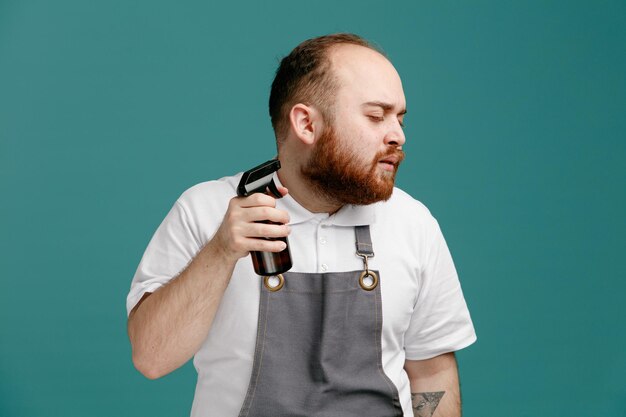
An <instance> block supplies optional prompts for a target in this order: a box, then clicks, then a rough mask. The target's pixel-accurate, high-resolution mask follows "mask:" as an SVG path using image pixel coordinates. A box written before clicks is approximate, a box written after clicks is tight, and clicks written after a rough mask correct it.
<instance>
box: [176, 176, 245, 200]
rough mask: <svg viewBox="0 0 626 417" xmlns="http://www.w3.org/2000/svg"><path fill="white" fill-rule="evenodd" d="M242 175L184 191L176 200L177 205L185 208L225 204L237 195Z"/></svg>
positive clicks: (224, 178) (227, 177)
mask: <svg viewBox="0 0 626 417" xmlns="http://www.w3.org/2000/svg"><path fill="white" fill-rule="evenodd" d="M242 174H243V173H241V172H240V173H238V174H235V175H230V176H226V177H222V178H219V179H215V180H209V181H204V182H201V183H198V184H195V185H193V186H191V187H189V188H188V189H186V190H185V191H184V192H183V193H182V194H181V196H180V197H179V198H178V203H179V204H181V205H183V206H184V207H186V208H191V207H197V206H198V205H202V206H205V205H213V204H216V203H217V204H219V205H220V206H221V205H223V204H227V203H228V201H229V200H230V199H231V198H233V197H235V196H236V195H237V185H238V184H239V180H240V178H241V175H242Z"/></svg>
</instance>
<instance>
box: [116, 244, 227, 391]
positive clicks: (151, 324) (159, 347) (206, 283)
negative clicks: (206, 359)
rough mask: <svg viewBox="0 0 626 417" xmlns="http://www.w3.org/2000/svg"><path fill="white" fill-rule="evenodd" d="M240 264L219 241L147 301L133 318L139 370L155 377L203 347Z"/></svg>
mask: <svg viewBox="0 0 626 417" xmlns="http://www.w3.org/2000/svg"><path fill="white" fill-rule="evenodd" d="M235 262H236V260H234V259H232V257H229V256H227V255H226V254H225V253H223V252H222V251H221V249H220V246H219V245H217V244H216V243H215V242H214V241H210V242H209V243H208V244H207V245H206V246H205V247H204V248H202V250H200V251H199V252H198V254H197V255H196V257H195V258H194V259H193V260H192V262H191V263H190V264H189V265H188V266H187V267H186V268H185V270H184V271H183V272H181V274H180V275H179V276H177V277H176V278H174V279H172V280H171V281H170V282H169V283H168V284H166V285H165V286H163V287H161V288H159V289H158V290H157V291H155V292H154V293H153V294H151V295H150V296H148V297H147V298H145V300H143V302H142V303H141V305H139V307H136V308H135V309H134V310H133V312H132V313H131V315H130V316H129V319H128V335H129V338H130V341H131V345H132V349H133V362H134V364H135V367H136V368H137V369H138V370H139V371H140V372H141V373H142V374H144V375H145V376H146V377H148V378H150V379H154V378H159V377H161V376H163V375H166V374H168V373H170V372H172V371H173V370H175V369H177V368H179V367H180V366H182V365H183V364H184V363H185V362H187V361H188V360H189V359H190V358H191V357H192V356H193V355H194V354H195V353H196V352H197V351H198V349H199V348H200V345H201V344H202V342H203V341H204V339H205V338H206V336H207V334H208V332H209V329H210V328H211V323H212V322H213V318H214V316H215V313H216V311H217V308H218V306H219V303H220V301H221V299H222V296H223V294H224V291H225V290H226V287H227V286H228V282H229V281H230V277H231V274H232V272H233V268H234V266H235Z"/></svg>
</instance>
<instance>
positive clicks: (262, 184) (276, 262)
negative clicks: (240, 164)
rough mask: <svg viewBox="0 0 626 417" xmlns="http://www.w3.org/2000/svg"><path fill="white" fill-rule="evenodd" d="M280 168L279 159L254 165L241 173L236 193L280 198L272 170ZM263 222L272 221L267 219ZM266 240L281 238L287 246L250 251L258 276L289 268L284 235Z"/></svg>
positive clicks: (287, 250)
mask: <svg viewBox="0 0 626 417" xmlns="http://www.w3.org/2000/svg"><path fill="white" fill-rule="evenodd" d="M279 169H280V161H278V160H277V159H272V160H270V161H267V162H265V163H262V164H261V165H259V166H256V167H254V168H252V169H250V170H248V171H246V172H244V173H243V176H242V177H241V181H239V185H238V186H237V195H238V196H239V197H247V196H249V195H250V194H254V193H267V194H269V195H271V196H272V197H275V198H282V194H281V193H280V192H279V191H278V188H277V187H276V184H275V183H274V180H273V178H272V177H273V176H274V172H276V171H278V170H279ZM263 223H273V222H270V221H269V220H265V221H263ZM274 224H278V223H274ZM265 239H268V240H282V241H283V242H285V244H287V247H286V248H285V249H283V250H282V251H281V252H250V255H251V256H252V264H253V265H254V272H256V273H257V274H258V275H260V276H271V275H278V274H282V273H283V272H287V271H288V270H289V269H291V266H292V263H291V252H290V251H289V243H288V242H287V238H286V237H280V238H265Z"/></svg>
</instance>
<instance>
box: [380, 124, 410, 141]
mask: <svg viewBox="0 0 626 417" xmlns="http://www.w3.org/2000/svg"><path fill="white" fill-rule="evenodd" d="M404 142H406V138H405V136H404V131H403V130H402V126H401V125H400V122H399V121H398V122H395V123H394V125H393V126H392V127H390V129H389V131H388V132H387V134H386V135H385V145H396V146H402V145H404Z"/></svg>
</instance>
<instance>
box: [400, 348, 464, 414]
mask: <svg viewBox="0 0 626 417" xmlns="http://www.w3.org/2000/svg"><path fill="white" fill-rule="evenodd" d="M404 370H405V371H406V373H407V375H408V376H409V381H410V383H411V401H412V403H413V415H414V416H415V417H461V394H460V389H459V374H458V370H457V364H456V358H455V356H454V353H453V352H450V353H445V354H443V355H439V356H436V357H434V358H431V359H426V360H421V361H411V360H407V361H405V363H404Z"/></svg>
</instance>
